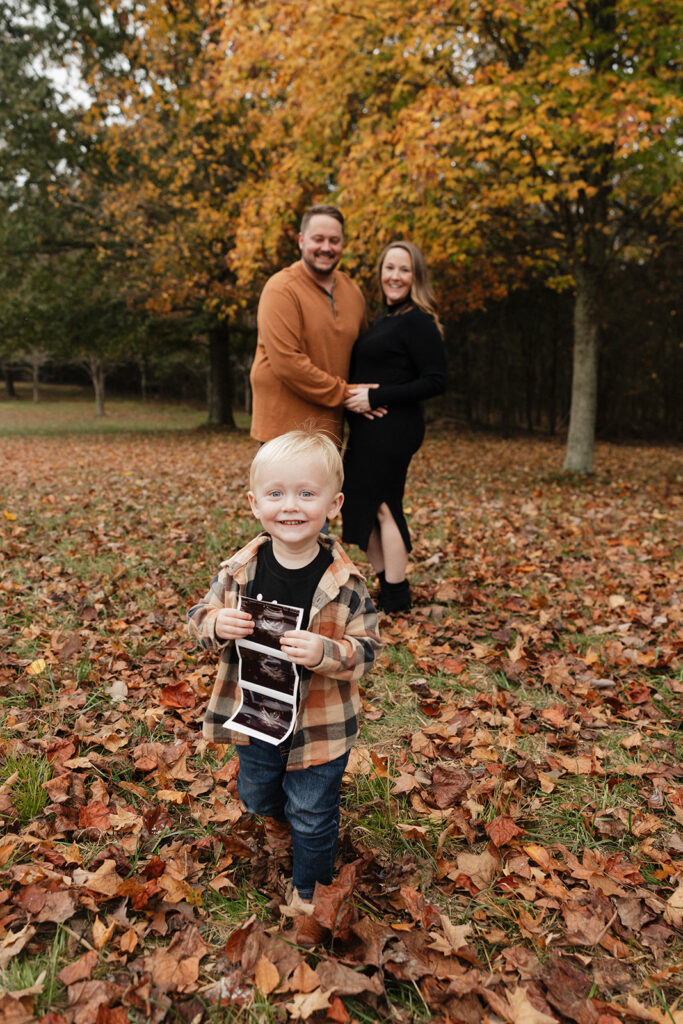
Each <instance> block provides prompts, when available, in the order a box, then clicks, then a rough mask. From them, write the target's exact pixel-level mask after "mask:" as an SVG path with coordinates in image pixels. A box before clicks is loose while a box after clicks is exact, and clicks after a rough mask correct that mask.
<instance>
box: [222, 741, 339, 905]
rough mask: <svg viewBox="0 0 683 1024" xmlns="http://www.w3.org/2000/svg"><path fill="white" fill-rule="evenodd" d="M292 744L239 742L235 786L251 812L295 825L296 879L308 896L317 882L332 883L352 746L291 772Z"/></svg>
mask: <svg viewBox="0 0 683 1024" xmlns="http://www.w3.org/2000/svg"><path fill="white" fill-rule="evenodd" d="M288 753H289V744H281V745H280V746H278V747H275V746H273V745H272V744H271V743H265V742H264V741H263V740H257V739H254V738H253V737H252V738H251V740H250V741H249V746H248V747H241V746H238V748H237V754H238V757H239V762H240V769H239V774H238V776H237V792H238V793H239V795H240V800H241V801H242V803H243V804H244V806H245V807H246V809H247V810H248V811H249V813H250V814H262V815H263V816H264V817H267V818H275V820H276V821H280V822H284V821H288V822H289V823H290V825H291V826H292V861H293V872H292V885H293V887H294V888H295V889H298V891H299V896H300V897H301V898H302V899H305V900H310V899H311V897H312V896H313V890H314V889H315V883H316V882H320V883H321V884H322V885H329V884H330V882H331V881H332V875H333V872H334V859H335V857H336V855H337V840H338V838H339V789H340V786H341V780H342V775H343V774H344V769H345V768H346V762H347V761H348V759H349V755H348V752H347V753H346V754H343V755H342V756H341V757H337V758H335V760H334V761H328V762H327V763H326V764H315V765H311V766H310V768H300V769H299V770H298V771H294V772H288V771H286V768H287V755H288Z"/></svg>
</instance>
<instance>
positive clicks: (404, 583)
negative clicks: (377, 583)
mask: <svg viewBox="0 0 683 1024" xmlns="http://www.w3.org/2000/svg"><path fill="white" fill-rule="evenodd" d="M411 606H412V603H411V600H410V584H409V583H408V580H401V582H400V583H388V582H387V580H384V583H383V584H382V591H381V594H380V608H381V609H382V610H383V611H385V612H407V611H409V610H410V608H411Z"/></svg>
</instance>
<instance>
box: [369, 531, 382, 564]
mask: <svg viewBox="0 0 683 1024" xmlns="http://www.w3.org/2000/svg"><path fill="white" fill-rule="evenodd" d="M367 556H368V558H369V559H370V564H371V565H372V568H373V569H374V570H375V572H376V573H378V574H379V573H380V572H384V555H383V553H382V539H381V537H380V533H379V527H378V526H373V528H372V533H371V534H370V540H369V541H368V550H367Z"/></svg>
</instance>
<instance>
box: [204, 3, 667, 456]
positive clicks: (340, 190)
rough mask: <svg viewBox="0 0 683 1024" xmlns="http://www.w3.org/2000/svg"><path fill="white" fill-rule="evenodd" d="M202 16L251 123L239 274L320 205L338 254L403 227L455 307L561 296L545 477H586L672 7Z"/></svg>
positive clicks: (649, 184) (660, 98)
mask: <svg viewBox="0 0 683 1024" xmlns="http://www.w3.org/2000/svg"><path fill="white" fill-rule="evenodd" d="M219 6H220V7H221V9H223V10H225V11H230V12H231V13H232V14H233V15H234V12H235V10H236V9H237V8H239V9H240V24H241V33H240V37H239V40H237V39H235V38H233V35H232V34H231V33H232V28H231V21H230V20H229V19H226V22H225V28H224V46H223V52H224V54H225V59H224V62H223V67H222V72H221V75H222V89H223V91H224V94H225V95H229V94H231V93H232V92H234V91H235V89H236V88H238V82H239V80H240V77H241V80H242V88H243V89H247V88H248V89H249V90H250V92H251V93H252V94H253V95H254V96H256V97H257V101H258V107H257V108H255V109H254V115H255V116H256V114H258V116H259V118H260V120H261V125H262V128H261V132H260V134H259V135H258V136H257V138H258V144H259V146H260V149H258V150H255V151H254V152H255V155H258V156H260V168H259V174H258V176H257V177H256V179H255V180H254V181H248V182H245V184H244V185H243V202H242V205H241V222H240V228H239V230H238V234H237V247H236V252H235V253H234V256H233V262H234V265H235V266H236V270H237V273H238V278H239V279H241V280H242V279H243V280H247V279H248V278H249V277H250V276H251V275H253V274H254V273H259V269H260V267H261V266H262V265H263V264H264V263H266V262H268V261H270V260H272V258H273V256H274V254H275V253H276V251H277V249H278V246H279V245H280V240H281V237H282V230H283V229H282V225H283V224H284V225H285V229H286V228H287V227H288V225H287V221H286V215H287V211H288V210H290V209H291V208H292V207H296V206H297V205H298V206H300V205H302V204H303V203H304V201H305V200H308V199H309V198H312V197H315V198H321V197H322V196H334V197H335V198H336V199H337V200H338V201H339V202H340V203H341V204H342V205H343V208H344V210H345V212H346V213H347V214H348V221H349V229H350V232H349V233H350V235H351V239H352V242H351V248H352V251H351V253H350V256H351V262H353V260H354V257H355V258H356V260H357V261H358V262H362V260H361V259H360V255H359V254H360V253H362V252H365V253H366V254H372V256H371V257H370V259H372V258H374V256H375V254H376V252H377V249H378V246H379V244H381V242H382V241H384V240H387V239H389V238H391V237H396V236H397V235H399V234H410V236H411V237H412V238H414V239H415V241H417V242H418V243H419V244H421V245H422V246H423V248H424V249H425V251H426V253H427V254H428V257H429V260H430V264H431V265H432V266H433V267H434V268H435V270H436V272H437V276H438V278H439V280H440V284H441V286H442V289H443V290H444V291H446V292H447V293H450V294H448V302H447V305H448V306H450V308H451V309H452V310H454V311H456V312H457V310H458V309H463V308H467V307H468V305H469V306H471V304H472V303H473V302H475V303H476V302H483V301H484V300H485V299H486V298H487V297H491V296H497V297H499V296H501V295H504V294H505V292H506V291H508V290H509V289H511V288H514V287H515V285H516V284H517V283H519V282H520V281H521V280H525V279H527V280H528V279H529V278H531V279H534V280H537V281H540V282H542V283H546V284H547V283H549V284H551V285H553V286H555V287H560V288H561V287H571V288H572V289H573V291H574V295H575V300H574V331H573V339H574V340H573V360H574V365H573V383H572V400H571V410H570V421H569V435H568V441H567V451H566V458H565V464H564V465H565V469H567V470H570V471H575V472H590V471H592V468H593V444H594V434H595V416H596V396H597V387H596V382H597V359H598V350H599V335H600V320H601V316H603V315H604V309H603V307H602V295H603V288H604V284H605V281H606V279H607V276H608V275H609V274H610V272H611V270H612V267H613V266H614V262H615V258H617V257H618V258H619V259H621V260H624V259H627V258H647V253H648V252H649V251H651V249H652V246H653V244H655V245H656V242H657V239H658V237H659V233H660V232H661V231H662V230H663V225H664V224H665V223H666V221H667V218H670V217H672V216H674V210H675V200H676V192H675V190H676V184H675V182H676V175H677V171H678V169H679V156H680V154H679V146H678V139H679V136H680V114H681V110H682V109H683V104H682V102H681V98H680V93H679V91H678V89H677V87H676V84H675V79H674V72H675V60H676V51H675V46H676V35H675V6H676V5H675V4H674V3H673V0H662V2H659V0H657V2H655V0H636V2H628V3H627V2H625V0H557V2H553V3H548V2H547V0H528V2H526V3H524V4H521V3H519V2H518V0H478V2H476V3H471V2H470V0H462V2H456V3H453V2H451V0H448V2H446V0H436V2H435V3H434V4H432V5H430V7H429V9H428V10H426V9H425V7H424V5H423V4H420V3H417V2H413V0H403V2H398V0H373V2H370V0H337V2H335V3H333V4H329V3H324V2H323V0H310V2H309V3H307V4H301V5H296V4H295V5H281V4H274V3H273V4H271V3H259V4H249V3H246V2H245V3H242V4H238V3H235V2H233V3H228V4H222V5H219ZM322 38H324V40H325V46H324V47H322V48H321V46H320V40H321V39H322ZM290 223H291V222H290ZM290 230H291V228H290ZM353 250H355V252H354V251H353ZM365 261H366V263H367V262H369V261H370V260H369V259H368V255H366V257H365Z"/></svg>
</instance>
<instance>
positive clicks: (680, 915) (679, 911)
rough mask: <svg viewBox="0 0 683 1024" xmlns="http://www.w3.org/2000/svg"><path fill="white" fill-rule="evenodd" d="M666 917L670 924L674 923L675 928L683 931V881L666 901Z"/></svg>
mask: <svg viewBox="0 0 683 1024" xmlns="http://www.w3.org/2000/svg"><path fill="white" fill-rule="evenodd" d="M664 919H665V920H666V921H668V922H669V924H670V925H673V927H674V928H678V930H679V931H683V882H681V884H680V885H679V886H678V888H677V889H676V891H675V892H673V893H672V894H671V896H669V898H668V900H667V901H666V909H665V910H664Z"/></svg>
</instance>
